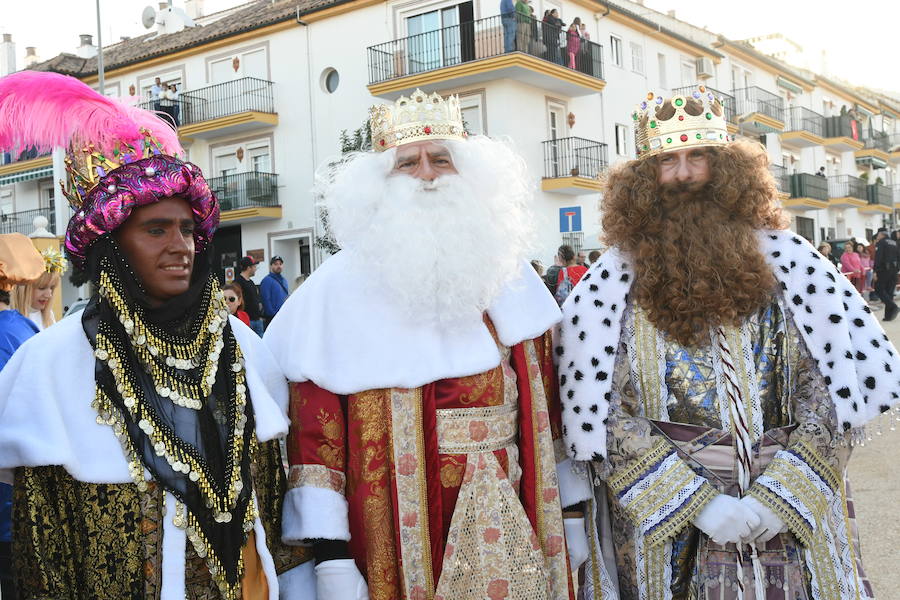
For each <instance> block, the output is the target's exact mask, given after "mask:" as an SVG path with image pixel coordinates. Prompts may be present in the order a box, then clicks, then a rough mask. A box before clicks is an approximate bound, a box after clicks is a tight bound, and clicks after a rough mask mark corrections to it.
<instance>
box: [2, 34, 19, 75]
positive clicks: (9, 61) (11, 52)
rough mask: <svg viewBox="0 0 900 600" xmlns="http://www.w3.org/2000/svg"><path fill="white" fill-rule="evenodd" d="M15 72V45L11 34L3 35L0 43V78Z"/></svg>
mask: <svg viewBox="0 0 900 600" xmlns="http://www.w3.org/2000/svg"><path fill="white" fill-rule="evenodd" d="M15 72H16V43H15V42H13V40H12V34H11V33H4V34H3V38H2V41H0V77H3V76H4V75H9V74H10V73H15Z"/></svg>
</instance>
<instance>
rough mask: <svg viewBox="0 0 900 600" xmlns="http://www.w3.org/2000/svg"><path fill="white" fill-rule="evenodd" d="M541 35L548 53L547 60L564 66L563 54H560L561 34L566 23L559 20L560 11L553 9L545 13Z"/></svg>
mask: <svg viewBox="0 0 900 600" xmlns="http://www.w3.org/2000/svg"><path fill="white" fill-rule="evenodd" d="M541 27H542V31H541V35H542V36H543V39H544V47H545V48H546V52H547V60H549V61H550V62H555V63H557V64H560V65H561V64H563V59H562V53H561V52H560V43H559V40H560V34H561V33H562V29H563V27H565V23H563V21H562V19H560V18H559V11H558V10H557V9H555V8H554V9H552V10H549V11H546V12H545V13H544V24H543V25H542V26H541Z"/></svg>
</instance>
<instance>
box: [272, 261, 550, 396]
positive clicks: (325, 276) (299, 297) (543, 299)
mask: <svg viewBox="0 0 900 600" xmlns="http://www.w3.org/2000/svg"><path fill="white" fill-rule="evenodd" d="M472 277H478V272H477V271H475V272H473V273H472ZM410 285H415V282H410ZM487 313H488V316H489V317H490V319H491V321H492V322H493V324H494V327H495V329H496V331H497V335H498V337H499V338H500V341H501V342H502V343H503V344H505V345H507V346H512V345H514V344H518V343H519V342H522V341H524V340H527V339H532V338H536V337H538V336H540V335H542V334H543V333H544V332H546V331H547V330H548V329H550V328H551V327H553V326H554V325H555V324H556V323H557V322H558V321H559V318H560V312H559V308H558V307H557V306H556V302H555V301H554V300H553V297H552V296H551V295H550V293H549V292H548V291H547V288H546V286H545V285H544V283H543V282H542V281H541V279H540V278H539V277H538V276H537V274H536V273H535V272H534V269H532V268H531V266H530V265H528V264H527V263H523V264H522V268H521V275H520V277H519V278H518V279H517V280H516V281H514V282H513V283H511V284H510V285H508V286H507V287H506V289H505V290H504V291H503V292H502V293H501V295H500V297H499V298H497V300H496V301H495V302H494V304H493V305H492V306H491V307H490V309H488V311H487ZM265 342H266V344H267V345H268V346H269V349H270V350H271V351H272V354H273V355H274V356H275V357H276V359H277V360H278V363H279V365H280V366H281V369H282V370H283V372H284V374H285V376H287V378H288V380H289V381H307V380H309V381H313V382H314V383H315V384H316V385H318V386H320V387H322V388H324V389H326V390H329V391H331V392H333V393H336V394H353V393H357V392H361V391H364V390H371V389H379V388H390V387H399V388H415V387H419V386H421V385H425V384H426V383H431V382H433V381H437V380H439V379H446V378H449V377H463V376H467V375H475V374H477V373H483V372H484V371H487V370H489V369H492V368H494V367H496V366H497V365H498V364H500V353H499V351H498V350H497V344H496V343H495V342H494V339H493V338H492V336H491V334H490V331H488V328H487V327H486V326H485V325H484V323H482V322H477V323H475V324H473V325H472V326H471V327H467V328H463V329H458V330H454V331H452V332H445V331H441V330H439V329H438V328H436V327H434V326H429V325H426V324H423V323H421V322H419V321H417V320H416V316H415V315H410V314H403V313H401V312H400V311H399V310H398V309H397V307H396V306H395V305H394V304H393V303H392V302H391V301H390V298H385V297H382V296H380V295H379V294H377V293H376V292H374V291H373V286H371V279H370V277H368V276H367V271H366V268H365V265H364V264H356V259H354V258H353V255H352V254H351V253H349V252H339V253H338V254H336V255H335V256H333V257H331V258H329V259H328V260H327V261H326V262H325V264H323V265H322V266H321V267H319V268H318V269H317V270H316V271H315V273H313V274H312V276H311V277H310V278H309V280H308V281H306V283H304V284H303V285H302V286H300V288H299V289H298V290H297V291H295V292H294V293H293V294H291V296H290V297H289V298H288V299H287V302H285V303H284V306H282V307H281V310H280V311H278V315H277V316H276V317H275V319H274V320H273V321H272V323H271V324H270V325H269V327H268V329H267V330H266V335H265Z"/></svg>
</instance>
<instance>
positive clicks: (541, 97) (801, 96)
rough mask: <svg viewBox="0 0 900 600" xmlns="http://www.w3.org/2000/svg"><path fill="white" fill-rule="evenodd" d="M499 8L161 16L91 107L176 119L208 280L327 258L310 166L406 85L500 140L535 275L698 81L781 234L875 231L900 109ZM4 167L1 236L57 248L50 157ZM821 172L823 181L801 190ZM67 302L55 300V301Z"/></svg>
mask: <svg viewBox="0 0 900 600" xmlns="http://www.w3.org/2000/svg"><path fill="white" fill-rule="evenodd" d="M499 4H500V3H499V0H468V1H463V2H460V1H459V0H333V1H328V0H275V1H271V0H256V1H254V2H250V3H248V4H246V5H242V6H239V7H236V8H234V9H231V10H228V11H224V12H222V13H218V14H214V15H205V16H203V15H197V10H198V5H197V2H196V0H192V2H191V5H190V6H189V7H188V10H189V12H191V13H192V16H194V17H195V18H194V20H193V22H189V21H188V20H187V19H184V18H183V14H180V13H179V14H176V13H178V11H174V12H173V13H172V14H171V15H168V16H166V15H167V14H168V12H170V11H169V9H167V8H166V7H165V3H161V7H160V14H159V15H157V20H158V21H161V23H160V24H159V25H158V27H157V28H154V29H151V31H149V32H148V34H146V35H145V36H141V37H139V38H134V39H131V40H125V41H122V42H120V43H118V44H114V45H112V46H109V47H106V48H104V63H105V66H106V69H105V92H106V93H107V94H109V95H114V96H119V97H122V98H126V99H128V100H129V101H132V102H141V103H142V106H145V107H147V108H151V109H157V110H162V111H163V112H168V113H169V115H170V116H171V117H172V118H173V119H177V121H178V124H179V133H180V136H181V138H182V141H183V144H184V146H185V148H186V150H187V152H188V158H189V160H191V161H192V162H195V163H196V164H198V165H199V166H200V167H201V168H202V169H203V171H204V173H206V174H207V177H208V178H209V179H210V182H211V185H212V186H213V188H214V189H216V191H217V192H218V194H219V198H220V201H221V203H222V209H223V213H222V215H223V218H222V225H221V228H220V230H219V232H218V233H217V235H216V241H215V257H214V258H215V261H216V263H215V267H216V269H217V271H218V272H219V274H220V276H223V275H224V270H225V268H227V267H230V266H233V265H234V264H235V263H236V262H237V259H238V257H240V256H241V255H243V254H247V253H251V254H253V255H255V256H258V257H259V258H261V259H263V260H265V261H266V262H268V259H269V258H270V257H271V256H273V255H280V256H283V257H284V259H285V274H286V276H287V277H288V279H289V280H293V279H294V278H296V277H298V276H300V275H302V274H307V273H309V272H310V271H311V270H312V269H314V268H315V267H316V266H318V264H320V263H321V261H322V260H324V259H325V258H326V255H325V253H324V252H323V251H321V250H319V249H318V248H317V247H316V244H315V240H316V237H317V236H319V235H321V234H322V233H323V232H322V225H321V223H320V221H319V219H318V218H317V211H316V207H315V202H314V198H313V197H312V195H311V193H310V190H311V188H312V186H313V182H314V175H315V171H316V169H317V167H318V166H320V165H322V164H324V163H325V162H327V161H328V160H329V159H330V158H332V157H334V156H336V155H337V154H338V153H339V151H340V144H339V135H340V132H341V131H343V130H347V131H353V130H355V129H357V128H359V127H360V126H362V125H363V124H364V123H365V121H366V118H367V111H368V107H369V106H370V105H372V104H375V103H378V102H388V101H393V100H395V99H396V98H398V97H399V96H400V95H403V94H408V93H410V92H412V91H413V90H414V89H416V88H421V89H423V90H425V91H428V92H433V91H437V92H439V93H441V94H444V95H447V94H458V95H459V96H460V98H461V100H462V106H463V111H464V119H465V121H466V124H467V126H468V128H469V130H470V132H471V133H472V134H484V135H490V136H494V137H505V138H508V139H510V140H511V141H512V142H513V143H514V144H515V145H516V147H517V148H518V150H519V152H521V154H522V155H523V156H524V157H525V160H526V161H527V163H528V165H529V167H530V171H531V173H532V176H533V183H534V189H535V200H534V205H533V212H534V215H535V218H536V224H537V229H538V233H539V239H538V246H537V248H536V249H535V253H534V257H535V258H540V259H541V260H543V261H544V263H545V264H549V263H550V262H551V261H552V259H553V256H554V254H555V252H556V248H557V247H558V246H559V245H560V244H561V243H563V242H568V243H572V244H573V245H575V246H577V247H578V248H583V249H585V250H589V249H593V248H597V247H599V246H600V242H599V233H600V232H599V217H600V215H599V201H600V183H599V181H598V179H597V175H598V174H599V173H601V172H602V171H603V170H604V169H605V168H606V167H607V166H608V165H609V164H612V163H615V162H617V161H620V160H628V159H631V158H633V157H634V155H635V153H634V152H635V149H634V131H633V127H632V124H631V123H632V120H631V117H630V115H631V113H632V111H633V109H634V107H635V105H636V104H638V103H639V102H640V100H641V99H642V98H643V97H645V95H646V94H647V93H648V92H650V91H653V92H655V93H659V94H662V95H667V94H669V93H672V92H685V93H687V92H688V91H689V90H690V89H692V88H693V87H694V86H696V85H697V84H698V83H702V84H704V85H706V86H707V87H709V88H711V89H713V90H715V91H716V92H718V93H720V94H721V95H722V96H723V97H724V98H725V99H726V110H727V112H728V114H729V123H730V125H729V128H730V129H731V130H732V132H733V133H738V134H740V135H745V136H750V137H754V138H756V139H760V140H761V141H763V142H764V143H765V144H766V147H767V148H768V151H769V155H770V157H771V158H772V162H773V165H774V166H773V170H774V171H775V172H776V173H777V175H778V176H779V181H781V182H782V191H783V196H784V203H785V206H786V207H787V208H788V209H789V210H790V211H791V214H792V216H793V219H794V223H793V225H794V227H795V228H796V229H798V231H800V232H801V233H803V234H804V235H806V236H807V237H809V238H810V239H813V240H815V241H819V240H821V239H823V238H828V239H833V238H841V237H843V236H847V237H849V236H851V235H854V236H857V237H861V236H862V235H864V233H865V232H866V231H867V230H871V229H874V228H876V227H878V226H881V224H882V223H883V222H884V220H885V218H889V217H891V216H892V215H891V214H890V213H891V210H892V206H893V195H892V194H893V193H894V191H895V190H896V189H897V187H896V184H897V183H900V181H897V180H896V179H895V172H896V167H897V164H898V162H900V152H891V151H890V150H892V149H893V148H894V147H895V146H897V141H898V140H897V139H896V138H897V135H898V134H900V124H898V121H900V119H898V118H897V116H896V115H897V114H898V113H900V111H898V110H895V109H894V108H892V106H891V103H892V101H891V100H890V99H889V98H884V97H877V96H874V95H863V94H862V93H861V92H859V91H856V90H852V89H849V88H847V87H846V86H842V85H840V84H838V83H835V82H831V81H828V80H825V79H823V78H820V77H817V76H816V75H814V74H810V73H806V72H801V71H799V70H796V69H792V68H790V67H787V66H785V65H783V64H782V63H779V62H778V61H775V60H774V59H772V58H769V57H766V56H765V55H762V54H761V53H759V52H757V51H755V50H754V49H753V48H752V47H750V46H747V45H745V44H742V43H737V42H731V41H729V40H725V39H724V38H721V37H719V36H716V35H715V34H712V33H709V32H707V31H705V30H702V29H698V28H695V27H692V26H690V25H689V24H686V23H682V22H681V21H678V20H677V19H674V18H673V17H670V16H668V15H661V14H659V13H654V12H653V11H649V10H647V9H644V7H642V6H640V5H639V4H635V3H630V2H627V0H619V1H618V2H616V3H610V2H597V1H594V0H533V2H532V4H533V7H534V10H535V15H536V17H538V20H537V21H535V22H534V23H524V24H520V25H518V26H517V27H516V30H515V36H514V37H513V38H508V39H504V29H503V22H502V21H503V20H502V17H501V16H500V14H499ZM553 8H555V9H557V10H558V11H559V14H560V17H561V18H562V21H563V22H564V23H565V24H566V25H569V24H570V23H571V22H572V21H573V20H574V19H575V18H576V17H578V18H580V20H581V21H582V22H584V23H585V26H586V32H587V34H588V35H589V37H590V41H589V42H582V44H581V49H580V51H579V52H578V53H577V54H576V55H574V56H573V57H572V58H574V62H573V63H572V65H571V66H570V63H569V59H570V57H569V56H568V52H566V51H565V49H561V45H562V46H564V45H565V41H564V40H565V35H564V34H563V36H562V37H561V36H560V31H558V30H556V29H554V28H553V27H550V26H548V25H544V24H542V23H540V22H539V21H540V17H541V16H542V15H543V14H544V11H545V10H551V9H553ZM160 15H162V16H160ZM179 19H181V20H180V21H179ZM561 40H562V44H561ZM5 41H6V40H4V42H5ZM73 41H74V40H73ZM2 50H3V46H2V45H0V54H2ZM95 52H96V49H92V48H91V46H90V40H89V39H82V47H81V48H79V51H78V54H63V55H60V56H57V57H55V58H53V59H50V60H49V61H45V62H43V63H38V64H36V65H34V66H33V67H32V68H38V69H43V70H53V71H58V72H62V73H66V74H71V75H73V76H76V77H79V78H81V79H82V80H84V81H85V82H87V83H89V84H91V85H94V86H96V85H97V72H96V71H97V66H96V65H97V62H96V57H95ZM0 58H2V56H0ZM0 66H2V61H0ZM156 78H159V79H160V82H161V83H163V84H174V85H176V87H177V89H178V92H179V97H178V99H177V100H176V101H174V102H173V101H164V102H163V101H160V102H154V101H152V100H150V99H149V96H148V92H149V91H150V89H151V88H152V86H153V85H154V82H155V80H156ZM132 86H133V90H132V89H131V88H132ZM132 94H133V96H132ZM844 107H846V110H844V111H843V112H844V113H846V114H844V115H842V108H844ZM850 111H852V115H851V114H850ZM811 113H818V114H817V115H813V114H811ZM851 116H852V117H854V119H851ZM851 121H853V123H851ZM881 131H884V132H885V134H884V135H875V133H874V132H881ZM891 135H893V136H894V138H891V137H890V136H891ZM17 158H20V157H6V158H5V159H0V163H2V162H6V163H8V164H0V213H2V215H0V231H2V230H4V227H5V228H7V229H11V230H22V231H24V232H25V233H28V230H29V228H30V224H31V219H33V216H34V215H35V214H45V215H46V216H48V218H50V219H51V229H53V230H54V231H55V232H56V233H59V234H61V233H62V230H63V229H64V225H65V221H66V220H67V218H68V214H69V213H68V212H67V211H68V208H67V207H66V206H64V203H61V202H59V201H58V200H56V199H55V192H54V189H55V186H54V184H53V183H52V181H53V180H52V176H51V174H52V169H53V161H52V160H51V158H50V157H35V158H29V156H27V155H26V156H23V157H21V159H20V160H13V159H17ZM820 166H825V167H826V170H827V174H828V175H829V178H828V179H824V180H823V179H822V178H819V177H816V176H815V175H813V173H814V172H815V170H817V169H818V168H819V167H820ZM782 169H783V171H782ZM863 173H866V177H868V181H865V180H862V179H860V177H861V176H862V174H863ZM501 176H502V175H501ZM879 177H880V178H881V180H882V181H881V184H879V185H881V187H878V186H877V185H876V182H877V180H878V178H879ZM812 178H814V179H812ZM823 186H824V187H823ZM890 186H894V187H890ZM882 188H883V189H882ZM57 189H58V188H57ZM873 199H874V201H873ZM410 226H411V227H414V226H415V224H410ZM451 248H452V240H448V251H451V250H450V249H451ZM265 271H266V269H265V268H261V269H260V273H259V274H258V277H261V276H262V275H264V272H265ZM76 294H77V292H76V291H75V290H71V289H66V290H64V302H65V303H69V302H71V301H72V300H73V299H74V297H75V295H76Z"/></svg>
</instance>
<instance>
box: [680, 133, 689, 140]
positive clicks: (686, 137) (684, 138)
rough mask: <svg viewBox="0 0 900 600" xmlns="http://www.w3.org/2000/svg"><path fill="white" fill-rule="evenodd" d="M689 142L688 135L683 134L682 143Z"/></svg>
mask: <svg viewBox="0 0 900 600" xmlns="http://www.w3.org/2000/svg"><path fill="white" fill-rule="evenodd" d="M687 140H688V136H687V134H685V133H682V134H681V141H682V142H686V141H687Z"/></svg>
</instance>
